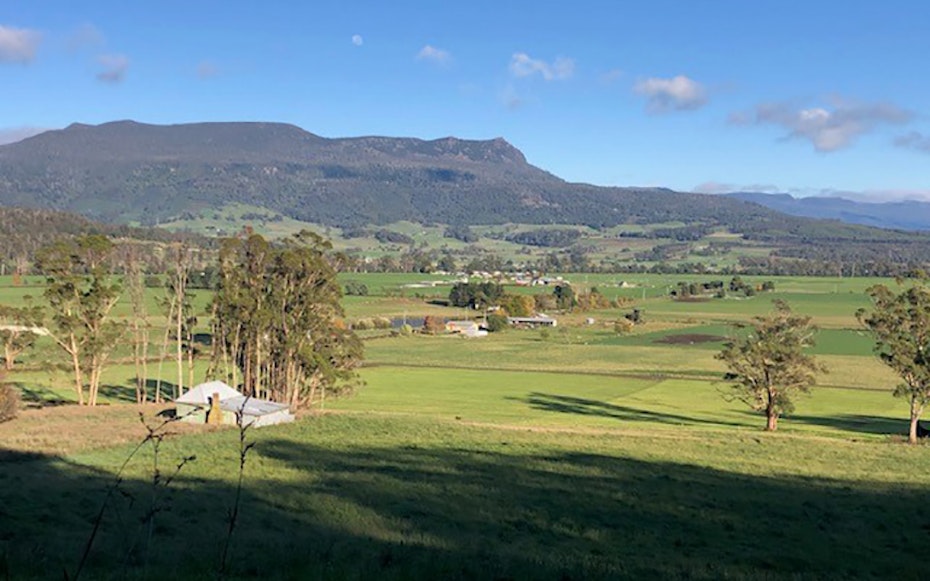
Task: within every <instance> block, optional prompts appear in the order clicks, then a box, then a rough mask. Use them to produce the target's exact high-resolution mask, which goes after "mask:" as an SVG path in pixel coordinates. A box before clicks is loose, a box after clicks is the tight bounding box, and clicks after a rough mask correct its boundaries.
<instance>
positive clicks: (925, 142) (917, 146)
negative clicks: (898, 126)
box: [894, 131, 930, 153]
mask: <svg viewBox="0 0 930 581" xmlns="http://www.w3.org/2000/svg"><path fill="white" fill-rule="evenodd" d="M894 144H895V145H897V146H898V147H903V148H905V149H913V150H915V151H921V152H923V153H930V135H924V134H923V133H920V132H919V131H911V132H910V133H907V134H905V135H899V136H898V137H896V138H895V140H894Z"/></svg>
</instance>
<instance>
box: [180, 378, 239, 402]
mask: <svg viewBox="0 0 930 581" xmlns="http://www.w3.org/2000/svg"><path fill="white" fill-rule="evenodd" d="M214 393H218V394H219V395H220V402H223V401H225V400H228V399H230V398H236V397H245V396H243V395H242V394H241V393H239V392H238V391H236V390H235V389H233V388H232V387H230V386H229V385H227V384H226V383H224V382H222V381H208V382H206V383H201V384H200V385H196V386H194V387H193V388H192V389H191V390H190V391H188V392H187V393H185V394H184V395H182V396H181V397H179V398H178V399H176V400H174V401H175V402H176V403H190V404H199V405H210V398H211V397H213V394H214Z"/></svg>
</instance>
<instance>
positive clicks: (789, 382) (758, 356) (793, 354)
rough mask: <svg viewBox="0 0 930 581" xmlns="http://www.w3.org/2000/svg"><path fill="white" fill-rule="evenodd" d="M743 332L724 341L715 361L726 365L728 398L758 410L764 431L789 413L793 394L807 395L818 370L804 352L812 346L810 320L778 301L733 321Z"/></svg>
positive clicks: (792, 404) (816, 365) (775, 424)
mask: <svg viewBox="0 0 930 581" xmlns="http://www.w3.org/2000/svg"><path fill="white" fill-rule="evenodd" d="M737 327H738V328H746V329H748V331H749V332H748V333H747V334H745V335H742V336H738V337H736V338H734V339H733V340H731V341H729V342H728V343H727V344H726V345H725V346H724V348H723V351H721V352H720V353H719V354H717V359H720V360H722V361H723V362H724V363H726V364H727V367H728V369H729V371H728V372H727V373H726V375H725V376H724V379H726V380H728V381H731V382H732V384H731V388H732V391H731V392H730V396H731V397H733V398H735V399H738V400H740V401H742V402H744V403H746V404H748V405H749V406H750V407H751V408H752V409H754V410H756V411H760V412H763V413H764V414H765V417H766V430H769V431H774V430H775V429H777V428H778V418H779V417H781V415H782V414H784V413H790V412H792V411H794V397H795V395H796V394H797V393H807V392H808V391H810V388H811V386H813V385H814V383H815V379H816V372H818V371H823V368H822V367H821V366H820V365H819V364H818V363H817V361H816V359H815V358H814V357H813V356H812V355H809V354H807V353H805V352H804V349H805V348H808V347H812V346H813V345H814V334H815V333H816V327H814V326H813V325H812V324H811V318H810V317H807V316H801V315H796V314H794V313H793V312H792V311H791V308H790V307H789V306H788V304H787V303H786V302H784V301H775V310H774V311H773V312H772V313H769V314H768V315H763V316H758V317H753V320H752V322H751V323H749V324H738V325H737Z"/></svg>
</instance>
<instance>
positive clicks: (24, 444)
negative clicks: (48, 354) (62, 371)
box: [0, 404, 218, 455]
mask: <svg viewBox="0 0 930 581" xmlns="http://www.w3.org/2000/svg"><path fill="white" fill-rule="evenodd" d="M173 409H174V406H166V405H165V404H146V405H141V406H136V405H114V406H98V407H93V408H92V407H82V406H77V405H62V406H55V407H45V408H39V409H27V410H23V411H22V412H20V414H19V416H18V417H17V418H16V419H15V420H13V421H9V422H4V423H2V424H0V451H17V452H30V453H36V454H55V455H67V454H73V453H76V452H83V451H86V450H94V449H98V448H106V447H110V446H117V445H120V444H126V443H128V442H136V441H139V440H141V439H142V438H144V437H145V435H146V433H147V432H146V430H145V426H143V425H142V422H141V421H140V420H139V414H140V413H141V414H142V415H143V416H144V417H145V419H146V421H147V422H148V423H149V424H153V423H161V422H162V421H164V417H165V416H164V415H162V416H160V415H159V414H165V413H167V412H169V411H171V412H173ZM208 429H214V430H215V429H218V428H208V427H207V426H199V425H194V424H186V423H182V422H175V423H174V424H173V425H171V426H170V428H169V432H170V433H177V434H189V433H193V432H202V431H205V430H208Z"/></svg>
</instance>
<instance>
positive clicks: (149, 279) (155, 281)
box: [142, 274, 165, 288]
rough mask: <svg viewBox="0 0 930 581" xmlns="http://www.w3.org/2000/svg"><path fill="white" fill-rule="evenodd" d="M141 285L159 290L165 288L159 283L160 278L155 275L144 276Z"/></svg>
mask: <svg viewBox="0 0 930 581" xmlns="http://www.w3.org/2000/svg"><path fill="white" fill-rule="evenodd" d="M142 284H144V285H145V286H146V288H161V287H163V286H165V285H164V284H163V283H162V282H161V277H160V276H158V275H157V274H149V275H146V277H145V278H144V279H143V281H142Z"/></svg>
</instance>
